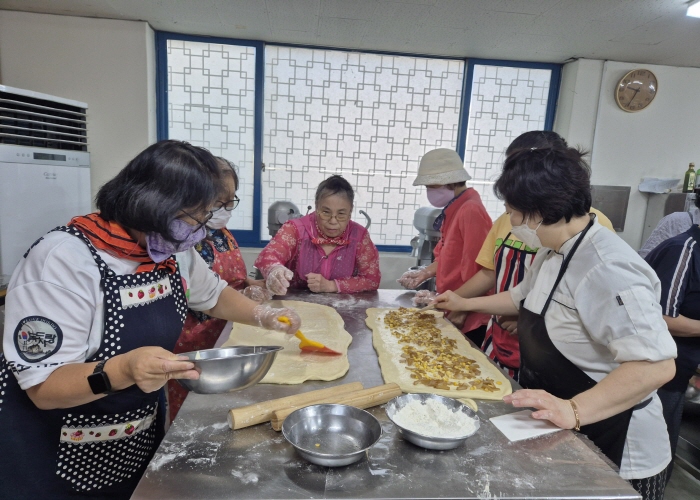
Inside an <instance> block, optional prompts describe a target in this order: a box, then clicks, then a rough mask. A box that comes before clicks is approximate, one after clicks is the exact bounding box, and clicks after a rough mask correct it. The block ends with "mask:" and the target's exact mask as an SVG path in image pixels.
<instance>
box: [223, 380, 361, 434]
mask: <svg viewBox="0 0 700 500" xmlns="http://www.w3.org/2000/svg"><path fill="white" fill-rule="evenodd" d="M362 389H363V385H362V383H361V382H352V383H350V384H343V385H336V386H334V387H329V388H328V389H320V390H318V391H309V392H305V393H303V394H295V395H294V396H287V397H286V398H279V399H271V400H269V401H263V402H262V403H255V404H252V405H248V406H241V407H240V408H233V409H232V410H229V412H228V426H229V427H230V428H231V429H232V430H235V429H242V428H243V427H250V426H251V425H256V424H260V423H262V422H267V421H268V420H270V418H272V412H274V411H275V410H281V409H282V408H292V410H296V409H297V408H302V407H304V406H308V405H309V404H312V403H313V402H315V401H317V400H319V399H323V398H327V397H332V396H336V395H338V394H345V393H348V392H353V391H359V390H362Z"/></svg>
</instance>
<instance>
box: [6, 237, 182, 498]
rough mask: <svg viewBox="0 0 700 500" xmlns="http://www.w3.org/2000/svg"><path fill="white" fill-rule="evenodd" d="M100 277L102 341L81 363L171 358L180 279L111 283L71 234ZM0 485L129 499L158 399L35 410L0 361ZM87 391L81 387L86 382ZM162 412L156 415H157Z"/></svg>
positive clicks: (178, 323)
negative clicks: (156, 351) (160, 352)
mask: <svg viewBox="0 0 700 500" xmlns="http://www.w3.org/2000/svg"><path fill="white" fill-rule="evenodd" d="M55 230H58V231H65V232H67V233H69V234H72V235H74V236H77V237H79V238H80V239H81V240H83V241H84V242H85V244H86V245H87V246H88V248H89V249H90V252H91V253H92V256H93V258H94V260H95V263H96V264H97V266H98V268H99V270H100V276H101V281H100V286H101V288H102V290H103V291H104V333H103V338H102V343H101V346H100V348H99V349H98V351H97V352H96V353H95V354H94V355H93V356H92V357H91V358H90V359H88V360H87V361H88V362H94V361H100V360H103V359H109V358H111V357H113V356H115V355H117V354H122V353H126V352H129V351H131V350H133V349H136V348H138V347H143V346H160V347H163V348H164V349H167V350H172V349H173V346H174V345H175V342H176V340H177V338H178V336H179V335H180V332H181V330H182V325H183V322H184V320H185V316H186V313H187V303H186V300H185V294H184V290H183V285H182V279H181V277H180V273H179V271H176V272H175V273H173V274H168V273H167V272H166V271H164V270H157V271H152V272H146V273H138V274H129V275H117V274H115V273H114V271H112V269H110V268H109V266H107V264H106V263H105V262H104V261H103V260H102V259H101V258H100V256H99V255H98V253H97V251H96V250H95V248H94V247H93V246H92V244H91V243H90V241H89V240H88V239H87V238H86V237H85V236H84V235H83V234H82V233H81V232H80V231H78V230H77V229H75V228H72V227H60V228H57V229H55ZM0 382H1V383H2V392H3V394H2V396H0V399H1V400H2V402H0V443H1V444H2V446H1V447H2V449H3V450H24V451H23V452H21V453H14V452H12V455H13V456H12V457H2V455H3V454H0V484H2V485H3V486H2V488H3V489H4V488H12V490H13V491H17V492H18V494H17V496H15V498H25V496H23V495H25V493H26V498H52V499H63V498H76V497H83V496H94V497H97V498H129V497H130V496H131V493H132V492H133V490H134V489H135V487H136V485H137V484H138V481H139V479H140V477H141V475H142V474H143V472H144V470H145V468H146V466H147V465H148V462H149V461H150V459H151V457H152V456H153V454H154V452H155V449H156V447H157V444H158V443H159V442H160V440H161V439H162V432H163V431H162V422H163V419H162V410H163V409H162V408H159V396H160V393H161V391H156V392H153V393H148V394H147V393H145V392H143V391H141V390H140V389H139V388H138V387H137V386H135V385H134V386H131V387H129V388H128V389H126V390H124V391H121V392H118V393H116V394H110V395H108V396H105V397H103V398H101V399H99V400H97V401H94V402H92V403H88V404H85V405H81V406H77V407H73V408H68V409H61V410H39V409H37V408H36V406H35V405H34V404H33V403H32V401H31V400H30V399H29V397H28V396H27V395H26V393H25V392H24V391H23V390H22V389H21V388H20V387H19V385H18V384H17V380H16V378H15V377H14V376H10V368H9V366H8V364H7V362H6V360H5V358H4V356H2V357H0ZM85 384H87V381H86V382H85ZM159 412H161V414H159Z"/></svg>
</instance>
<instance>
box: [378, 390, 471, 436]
mask: <svg viewBox="0 0 700 500" xmlns="http://www.w3.org/2000/svg"><path fill="white" fill-rule="evenodd" d="M386 414H387V416H388V417H389V419H390V420H391V421H392V422H393V423H394V425H395V426H396V427H397V428H398V429H399V432H400V433H401V435H402V436H403V437H404V439H406V440H407V441H410V442H411V443H413V444H416V445H418V446H422V447H423V448H428V449H431V450H451V449H452V448H456V447H458V446H460V445H461V444H463V443H464V442H465V441H466V440H467V438H469V437H470V436H473V435H474V434H475V433H476V431H477V430H479V417H477V416H476V413H475V412H474V410H472V409H471V408H469V407H468V406H467V405H465V404H463V403H460V402H459V401H457V400H456V399H452V398H445V397H443V396H438V395H436V394H404V395H402V396H399V397H396V398H394V399H392V400H391V401H389V402H388V403H387V404H386Z"/></svg>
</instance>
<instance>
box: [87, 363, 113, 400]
mask: <svg viewBox="0 0 700 500" xmlns="http://www.w3.org/2000/svg"><path fill="white" fill-rule="evenodd" d="M106 362H107V360H106V359H103V360H102V361H100V362H99V363H97V366H96V367H95V370H94V371H93V372H92V375H88V378H87V379H88V384H90V389H92V393H93V394H112V393H113V392H115V391H112V384H111V383H110V381H109V377H108V376H107V374H106V373H105V372H104V367H105V363H106Z"/></svg>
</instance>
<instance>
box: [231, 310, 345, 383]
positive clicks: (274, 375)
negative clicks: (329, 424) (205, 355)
mask: <svg viewBox="0 0 700 500" xmlns="http://www.w3.org/2000/svg"><path fill="white" fill-rule="evenodd" d="M270 305H272V306H273V307H289V308H290V309H294V310H295V311H296V312H297V314H299V316H300V317H301V332H302V333H303V334H304V335H305V336H306V337H307V338H308V339H309V340H315V341H317V342H321V343H322V344H325V345H326V347H330V348H331V349H334V350H336V351H339V352H341V353H342V355H340V356H338V355H331V354H317V353H313V352H302V351H301V350H300V349H299V339H297V338H296V337H295V336H294V335H289V334H287V333H283V332H276V331H271V330H265V329H263V328H258V327H254V326H248V325H242V324H240V323H235V324H234V325H233V328H232V329H231V335H230V336H229V339H228V340H227V341H226V342H225V343H224V345H223V347H227V346H234V345H280V346H282V347H284V349H283V350H282V351H280V352H279V353H277V357H276V358H275V362H274V363H273V364H272V367H271V368H270V371H269V372H267V375H265V378H263V379H262V380H261V381H260V383H261V384H301V383H302V382H304V381H306V380H335V379H338V378H340V377H342V376H343V375H345V374H346V373H347V371H348V370H349V369H350V363H349V361H348V347H349V346H350V343H351V342H352V336H351V335H350V334H349V333H348V332H347V331H345V323H344V322H343V319H342V318H341V317H340V315H339V314H338V313H337V312H336V311H335V309H333V308H332V307H328V306H323V305H320V304H312V303H310V302H301V301H297V300H281V301H279V300H276V301H272V302H271V303H270Z"/></svg>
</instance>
